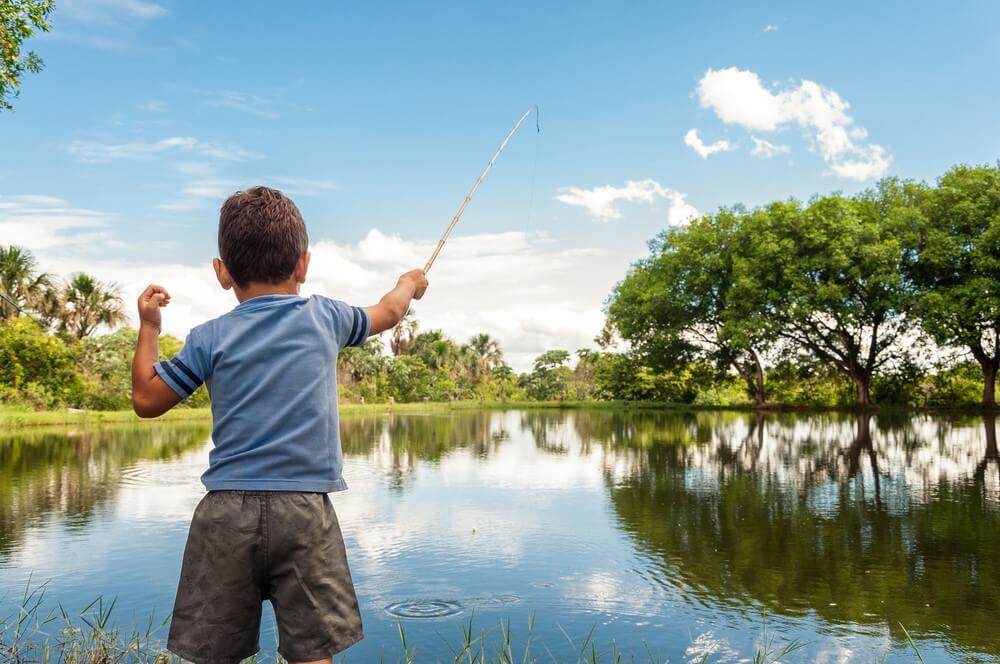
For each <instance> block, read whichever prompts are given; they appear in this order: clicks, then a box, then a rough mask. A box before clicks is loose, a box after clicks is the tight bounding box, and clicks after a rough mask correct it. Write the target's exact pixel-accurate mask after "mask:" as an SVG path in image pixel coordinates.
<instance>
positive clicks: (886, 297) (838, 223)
mask: <svg viewBox="0 0 1000 664" xmlns="http://www.w3.org/2000/svg"><path fill="white" fill-rule="evenodd" d="M924 191H925V188H923V187H922V186H919V185H915V184H911V183H902V182H899V181H898V180H894V179H886V180H882V181H881V182H880V183H879V184H878V186H877V187H876V188H875V189H873V190H869V191H865V192H862V193H861V194H858V195H856V196H854V197H851V198H847V197H844V196H839V195H833V196H823V197H819V198H816V199H814V200H813V201H811V202H810V203H809V205H808V206H806V207H803V206H802V205H800V204H799V203H797V202H795V201H790V202H783V203H773V204H771V205H769V206H767V207H765V208H761V209H758V210H756V211H754V212H753V213H752V214H750V215H749V217H748V219H747V224H748V225H747V231H748V232H747V233H746V235H745V236H744V237H745V238H746V242H745V243H744V245H743V247H742V248H741V251H740V253H741V257H740V261H741V262H740V269H739V270H738V272H737V274H736V284H737V288H736V289H734V291H733V293H731V295H730V297H732V298H734V299H737V300H739V301H741V302H743V304H744V306H745V307H747V308H748V310H752V311H754V312H755V315H756V316H757V317H758V319H759V321H760V323H761V325H762V326H766V327H767V328H768V329H769V330H770V332H771V333H773V334H774V335H775V336H776V337H778V338H780V339H784V340H785V341H787V342H789V343H790V344H792V346H793V348H795V349H797V350H798V351H799V352H803V353H806V354H807V355H811V356H813V357H815V358H817V359H819V360H822V361H823V362H826V363H828V364H830V365H831V366H833V367H834V368H836V370H837V371H838V372H840V373H841V374H843V375H844V376H846V377H847V378H848V379H850V380H851V382H852V383H853V384H854V386H855V388H856V391H857V404H858V405H859V406H861V407H862V408H867V407H870V406H872V405H874V400H873V398H872V393H871V384H872V377H873V376H874V375H875V373H876V372H878V371H879V370H881V369H882V368H884V367H885V366H886V365H889V364H892V363H893V362H899V361H901V360H902V359H903V357H904V356H905V355H906V354H907V352H906V348H904V347H903V345H904V342H907V343H912V342H913V341H915V340H916V332H915V331H914V330H911V328H910V323H911V321H910V319H909V317H908V314H909V313H910V312H911V310H912V306H913V302H914V300H913V294H912V292H911V290H910V289H909V288H908V284H907V283H906V282H905V280H904V278H903V276H902V268H903V262H904V248H903V245H902V242H901V239H900V238H901V235H902V233H903V231H904V229H905V228H906V227H907V226H909V225H912V223H913V219H914V217H915V216H917V215H919V205H920V201H921V197H922V195H923V193H924Z"/></svg>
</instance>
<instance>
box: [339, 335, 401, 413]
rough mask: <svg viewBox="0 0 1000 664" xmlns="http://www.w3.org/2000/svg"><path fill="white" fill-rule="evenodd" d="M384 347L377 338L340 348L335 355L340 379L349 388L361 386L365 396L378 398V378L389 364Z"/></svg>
mask: <svg viewBox="0 0 1000 664" xmlns="http://www.w3.org/2000/svg"><path fill="white" fill-rule="evenodd" d="M384 348H385V347H384V346H383V345H382V342H381V341H380V340H379V339H369V340H367V341H366V342H365V343H364V344H362V345H361V346H352V347H348V348H343V349H341V351H340V354H339V355H338V356H337V375H338V377H339V378H340V380H341V381H342V382H344V383H345V384H346V385H347V387H349V388H354V387H356V386H362V387H364V390H363V391H364V392H365V393H367V394H366V395H367V396H370V397H371V398H373V399H376V398H378V383H379V379H380V378H381V377H382V375H383V374H384V373H385V370H386V368H387V366H388V364H389V362H388V360H389V358H388V357H386V355H385V352H384ZM363 396H364V395H363Z"/></svg>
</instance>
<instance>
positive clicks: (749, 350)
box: [608, 208, 774, 404]
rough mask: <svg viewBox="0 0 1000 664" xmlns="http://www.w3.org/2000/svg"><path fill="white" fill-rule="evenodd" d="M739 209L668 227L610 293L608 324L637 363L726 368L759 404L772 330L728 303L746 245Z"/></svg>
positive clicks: (733, 300)
mask: <svg viewBox="0 0 1000 664" xmlns="http://www.w3.org/2000/svg"><path fill="white" fill-rule="evenodd" d="M745 216H746V215H745V211H744V210H742V209H741V208H736V209H732V210H728V209H721V210H719V211H718V212H717V213H716V214H709V215H705V216H703V217H700V218H699V219H696V220H693V221H692V222H691V223H690V224H688V225H686V226H681V227H674V228H670V229H669V230H666V231H664V232H663V233H661V234H660V235H659V236H657V238H656V239H654V240H653V241H652V242H651V243H650V253H651V255H650V257H649V258H647V259H644V260H641V261H639V263H637V264H636V265H635V266H634V267H633V269H632V271H631V272H630V273H629V274H628V276H626V278H625V280H624V281H622V282H621V283H620V284H618V286H617V287H616V288H615V291H614V293H613V294H612V296H611V299H610V301H609V304H608V318H609V321H610V322H611V323H612V324H613V325H614V326H615V327H616V328H617V329H618V331H619V332H620V333H621V335H622V337H623V338H624V339H625V340H626V341H629V342H630V343H631V344H632V347H633V349H634V350H635V351H636V352H637V353H639V355H640V356H641V357H642V359H643V362H644V363H646V364H649V365H650V366H653V367H658V368H670V367H673V366H677V365H678V363H681V364H683V362H684V361H685V360H686V359H691V358H699V359H702V360H705V361H709V362H712V363H714V364H716V365H717V366H719V367H725V368H730V369H732V370H733V371H735V372H736V374H737V375H739V376H740V378H742V379H743V381H744V382H745V384H746V390H747V392H748V394H749V395H750V396H751V398H752V399H753V400H754V401H755V402H756V403H758V404H763V403H764V401H765V392H764V382H763V365H762V362H761V357H760V353H759V348H760V347H761V345H762V344H764V343H766V342H767V341H768V340H769V339H768V337H773V336H774V334H773V331H772V332H770V333H769V330H768V328H766V327H765V326H762V325H760V324H759V321H758V320H757V318H756V317H755V316H754V315H753V312H752V311H749V310H747V308H746V307H745V306H743V302H742V301H741V300H740V299H739V298H738V297H734V292H735V291H736V290H737V277H738V270H739V261H740V253H741V251H742V250H743V249H744V248H745V247H746V246H748V245H749V244H751V243H752V238H751V237H748V235H747V231H746V224H745V223H743V218H744V217H745Z"/></svg>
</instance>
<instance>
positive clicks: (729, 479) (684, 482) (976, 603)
mask: <svg viewBox="0 0 1000 664" xmlns="http://www.w3.org/2000/svg"><path fill="white" fill-rule="evenodd" d="M698 419H699V417H698V416H696V417H693V418H691V419H689V421H688V422H687V426H686V427H685V428H686V429H687V431H686V432H684V433H682V435H681V436H679V442H678V443H670V442H667V441H664V442H655V443H653V444H651V445H647V446H640V447H637V448H633V449H630V450H628V451H627V452H626V455H627V457H628V465H627V468H626V469H624V470H620V471H619V472H609V474H608V488H609V491H610V494H611V502H612V505H613V506H614V510H615V513H616V515H617V516H618V518H619V520H620V523H621V526H622V528H624V529H625V530H626V531H627V532H628V533H629V534H630V535H631V536H632V537H633V538H634V539H635V541H636V542H637V543H639V544H640V545H641V546H642V547H644V548H646V549H647V550H648V551H650V552H651V553H653V554H655V555H656V556H657V557H659V559H660V564H659V566H658V568H657V570H656V573H654V574H652V575H651V581H654V582H658V583H664V584H670V585H672V586H676V587H678V588H679V589H680V590H681V591H682V592H683V593H684V594H685V595H687V596H688V597H689V598H690V599H691V600H693V601H718V602H725V603H729V604H732V605H737V606H739V605H742V606H747V605H753V604H754V603H759V604H760V605H762V606H763V607H764V608H766V610H767V611H768V612H772V613H782V614H789V615H805V614H809V613H811V614H816V615H819V616H821V617H822V618H823V619H825V620H827V621H829V622H830V623H834V624H837V623H877V624H884V625H887V626H888V627H889V628H890V630H891V631H893V632H895V631H897V630H898V624H899V623H902V624H903V625H905V626H906V627H907V628H908V629H909V630H910V631H911V632H914V631H916V632H918V633H922V634H935V633H940V634H946V635H947V636H948V638H949V639H950V640H952V642H953V643H955V644H957V645H961V646H963V647H970V648H972V649H974V650H982V651H985V652H990V653H1000V641H998V639H997V635H996V633H995V630H994V629H992V626H993V625H995V620H996V615H997V611H998V610H1000V598H998V595H997V591H998V589H1000V547H998V544H1000V505H998V487H1000V463H998V458H997V446H996V429H995V422H994V420H993V418H986V419H985V420H984V421H983V422H982V426H983V427H984V428H985V431H984V430H983V429H977V428H976V427H975V426H974V422H972V421H968V420H964V421H956V422H942V421H936V420H931V419H928V418H916V419H910V420H897V421H893V420H881V421H875V422H873V421H872V418H870V417H867V416H861V417H858V418H856V419H855V420H853V421H851V420H847V419H845V418H842V417H835V416H828V417H820V418H809V419H806V420H803V419H801V418H794V417H775V418H764V417H762V416H748V417H747V419H744V420H737V421H735V422H730V423H729V424H728V425H724V426H717V427H715V428H713V429H712V430H711V431H709V432H708V435H707V438H705V437H704V434H705V432H704V431H703V430H702V427H701V426H700V424H699V422H698ZM607 424H609V425H610V427H609V428H608V429H606V430H604V431H595V432H594V435H595V439H603V440H605V441H607V442H609V443H611V444H614V443H615V441H617V440H622V439H623V438H622V437H621V431H620V429H618V428H617V426H616V425H615V424H614V423H612V422H608V423H607ZM628 426H629V428H631V429H634V428H636V427H637V428H639V429H642V425H641V424H640V423H636V422H633V423H629V425H628ZM657 428H658V427H657ZM691 441H702V442H695V443H694V444H692V443H691ZM896 636H902V634H901V633H900V634H896Z"/></svg>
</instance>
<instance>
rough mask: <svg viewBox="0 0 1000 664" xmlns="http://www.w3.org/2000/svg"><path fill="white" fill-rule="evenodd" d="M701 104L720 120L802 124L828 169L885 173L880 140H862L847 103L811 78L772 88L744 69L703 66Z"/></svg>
mask: <svg viewBox="0 0 1000 664" xmlns="http://www.w3.org/2000/svg"><path fill="white" fill-rule="evenodd" d="M696 92H697V95H698V100H699V102H700V104H701V106H702V107H704V108H711V109H712V110H713V111H715V114H716V115H717V116H718V117H719V119H720V120H722V121H723V122H725V123H727V124H738V125H741V126H743V127H746V128H747V129H755V130H758V131H777V130H779V129H781V128H783V127H785V126H787V125H790V124H798V125H799V126H801V127H803V128H805V129H806V130H808V131H809V132H810V133H811V135H812V137H813V139H814V140H815V141H816V143H817V145H818V148H819V152H820V154H821V155H822V157H823V159H824V161H826V162H827V164H829V165H830V169H831V171H832V172H833V173H835V174H837V175H839V176H841V177H847V178H851V179H855V180H864V179H868V178H875V177H880V176H882V175H883V174H885V172H886V170H887V169H888V167H889V164H890V163H891V161H892V157H891V156H890V155H889V154H888V152H887V151H886V150H885V148H883V147H882V146H881V145H877V144H875V143H870V144H869V143H864V142H863V141H864V139H865V138H866V137H867V132H866V131H865V129H864V128H863V127H858V126H856V125H855V124H854V119H853V118H852V117H851V116H850V115H848V113H847V110H848V108H850V105H849V104H848V103H847V102H846V101H844V100H843V99H841V97H840V95H839V94H837V92H836V91H834V90H831V89H830V88H826V87H823V86H822V85H820V84H818V83H815V82H813V81H808V80H803V81H802V82H801V83H800V84H799V85H798V87H794V88H789V89H785V90H780V89H777V90H775V91H772V90H770V89H768V88H767V87H765V86H764V84H763V83H762V82H761V80H760V77H759V76H758V75H757V74H756V73H754V72H752V71H749V70H745V69H737V68H736V67H727V68H725V69H718V70H714V69H709V70H708V71H706V72H705V75H704V76H702V78H701V80H700V81H699V82H698V88H697V90H696Z"/></svg>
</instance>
